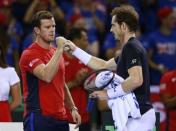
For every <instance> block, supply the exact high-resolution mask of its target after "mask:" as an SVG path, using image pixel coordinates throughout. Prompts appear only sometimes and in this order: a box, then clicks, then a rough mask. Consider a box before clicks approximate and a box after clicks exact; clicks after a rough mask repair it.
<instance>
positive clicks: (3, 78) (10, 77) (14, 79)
mask: <svg viewBox="0 0 176 131" xmlns="http://www.w3.org/2000/svg"><path fill="white" fill-rule="evenodd" d="M18 82H20V79H19V77H18V75H17V73H16V72H15V69H14V68H13V67H7V68H1V67H0V101H6V100H8V99H9V92H10V88H11V87H12V86H13V85H15V84H16V83H18Z"/></svg>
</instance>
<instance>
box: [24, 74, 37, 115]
mask: <svg viewBox="0 0 176 131" xmlns="http://www.w3.org/2000/svg"><path fill="white" fill-rule="evenodd" d="M26 78H27V89H28V96H27V100H26V104H27V112H32V111H33V112H36V111H37V112H40V101H39V80H38V78H37V77H36V76H34V75H33V74H31V73H29V72H27V74H26Z"/></svg>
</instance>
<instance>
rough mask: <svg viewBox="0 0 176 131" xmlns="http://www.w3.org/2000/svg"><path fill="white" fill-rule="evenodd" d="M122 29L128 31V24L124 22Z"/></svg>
mask: <svg viewBox="0 0 176 131" xmlns="http://www.w3.org/2000/svg"><path fill="white" fill-rule="evenodd" d="M121 28H122V29H123V30H127V29H128V26H127V24H126V23H125V22H122V24H121Z"/></svg>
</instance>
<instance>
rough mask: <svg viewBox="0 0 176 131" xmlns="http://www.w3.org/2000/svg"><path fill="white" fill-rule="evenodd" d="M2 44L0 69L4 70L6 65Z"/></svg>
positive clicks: (0, 47) (0, 44) (0, 48)
mask: <svg viewBox="0 0 176 131" xmlns="http://www.w3.org/2000/svg"><path fill="white" fill-rule="evenodd" d="M2 44H3V43H0V67H2V68H6V67H7V64H6V60H5V51H4V49H3V46H2Z"/></svg>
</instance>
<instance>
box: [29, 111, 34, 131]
mask: <svg viewBox="0 0 176 131" xmlns="http://www.w3.org/2000/svg"><path fill="white" fill-rule="evenodd" d="M30 128H31V131H34V113H32V112H31V114H30Z"/></svg>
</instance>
